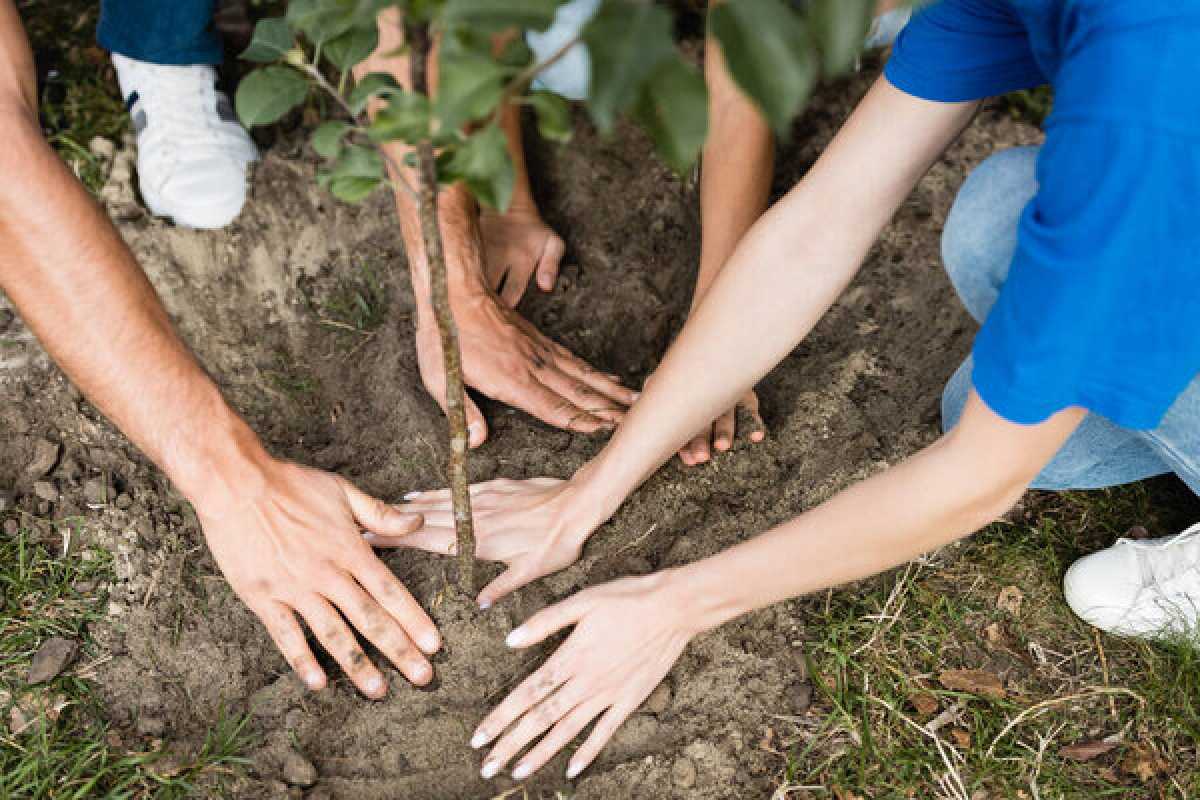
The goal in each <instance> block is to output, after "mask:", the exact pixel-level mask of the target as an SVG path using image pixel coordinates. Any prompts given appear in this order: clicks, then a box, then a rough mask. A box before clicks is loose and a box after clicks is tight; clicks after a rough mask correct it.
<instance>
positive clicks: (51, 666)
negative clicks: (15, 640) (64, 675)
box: [25, 636, 79, 686]
mask: <svg viewBox="0 0 1200 800" xmlns="http://www.w3.org/2000/svg"><path fill="white" fill-rule="evenodd" d="M78 652H79V644H78V643H77V642H75V641H73V640H71V639H64V638H62V637H61V636H52V637H50V638H49V639H47V640H46V641H44V642H42V646H41V647H39V648H38V651H37V653H35V654H34V656H33V663H32V664H31V665H30V667H29V676H28V677H27V678H26V679H25V680H26V682H27V683H29V684H30V685H31V686H32V685H34V684H38V683H45V682H46V681H49V680H53V679H54V678H57V677H58V675H59V673H61V672H62V671H63V670H64V669H66V668H67V665H68V664H70V663H71V662H72V661H73V660H75V655H76V653H78Z"/></svg>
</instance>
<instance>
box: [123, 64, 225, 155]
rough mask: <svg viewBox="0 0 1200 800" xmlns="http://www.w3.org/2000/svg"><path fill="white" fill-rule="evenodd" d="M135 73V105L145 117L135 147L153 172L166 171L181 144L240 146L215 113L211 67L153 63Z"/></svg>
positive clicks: (193, 149)
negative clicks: (138, 145) (137, 144)
mask: <svg viewBox="0 0 1200 800" xmlns="http://www.w3.org/2000/svg"><path fill="white" fill-rule="evenodd" d="M139 77H140V78H141V79H140V80H139V81H138V89H137V93H138V105H139V106H140V108H141V110H143V111H144V112H145V113H146V119H147V121H148V125H147V127H146V129H145V130H144V131H143V132H142V139H143V140H142V144H141V145H140V148H139V149H140V150H141V151H142V152H143V153H145V154H146V156H147V157H148V158H149V159H152V160H153V162H154V165H155V167H156V168H157V169H156V170H155V172H156V173H157V174H159V175H162V176H163V177H164V178H165V177H167V176H169V175H170V174H171V173H172V171H173V170H172V167H173V166H174V165H175V163H176V162H177V161H178V159H179V154H180V152H181V151H182V150H185V149H186V150H187V151H188V153H189V154H190V155H207V154H212V155H228V154H229V153H230V151H231V150H233V149H236V148H238V147H240V146H241V141H240V138H239V137H238V134H237V132H235V131H234V130H231V123H228V122H225V121H224V120H222V119H221V118H220V116H219V115H218V114H217V91H216V88H215V85H214V84H215V75H214V72H213V69H212V67H207V66H185V67H170V68H163V67H158V68H155V69H154V70H152V71H151V70H146V71H144V72H143V73H142V75H140V76H139ZM164 162H165V163H164Z"/></svg>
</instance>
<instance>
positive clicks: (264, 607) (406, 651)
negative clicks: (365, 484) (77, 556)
mask: <svg viewBox="0 0 1200 800" xmlns="http://www.w3.org/2000/svg"><path fill="white" fill-rule="evenodd" d="M263 475H264V482H263V485H262V486H261V488H260V489H259V490H257V491H255V493H254V496H252V497H250V498H249V499H247V500H246V501H245V502H242V503H240V504H237V505H234V506H232V507H222V508H219V509H211V508H203V507H201V506H200V505H197V507H196V512H197V516H198V517H199V519H200V524H201V526H202V527H203V529H204V534H205V537H206V538H207V540H208V544H209V547H210V549H211V550H212V554H213V557H214V558H215V559H216V561H217V564H218V566H220V568H221V571H222V572H223V573H224V574H225V578H226V579H227V580H228V581H229V585H230V586H231V587H232V588H233V591H234V592H235V593H236V594H237V596H238V597H239V598H241V600H242V601H243V602H244V603H245V604H246V605H247V606H248V607H249V608H250V610H251V611H253V612H254V613H255V614H256V615H257V616H258V618H259V619H260V620H262V623H263V624H264V625H265V626H266V628H267V632H268V633H269V634H270V635H271V638H272V639H273V640H274V642H275V645H276V646H277V647H278V648H279V650H280V652H281V653H283V656H284V658H286V659H287V661H288V663H289V664H290V665H291V667H292V669H294V670H295V671H296V674H297V676H299V678H300V679H301V680H302V681H303V682H304V683H305V685H307V686H308V687H309V688H310V689H321V688H323V687H324V686H325V685H326V676H325V673H324V671H323V670H322V669H321V667H320V666H319V665H318V664H317V660H316V659H315V658H314V657H313V653H312V650H311V649H310V648H309V646H308V642H307V641H306V640H305V637H304V631H303V630H302V629H301V627H300V623H299V621H298V620H297V619H296V615H297V614H299V615H300V617H301V618H302V619H303V620H304V622H305V623H306V624H307V625H308V628H309V630H311V631H312V632H313V635H314V636H316V638H317V640H318V641H319V642H320V643H321V645H322V646H323V647H324V648H325V649H326V650H327V651H329V653H330V655H332V656H333V657H334V659H336V660H337V662H338V664H339V665H340V666H341V668H342V669H343V670H345V672H346V674H347V675H349V677H350V679H351V680H352V681H353V682H354V685H355V686H357V687H358V688H359V690H360V691H361V692H362V693H363V694H365V695H367V696H369V697H372V698H380V697H383V696H384V695H385V694H386V693H387V682H386V680H385V679H384V676H383V674H382V673H381V672H380V671H379V670H378V669H377V668H376V667H375V665H374V664H372V663H371V660H370V659H368V658H367V656H366V654H365V653H363V650H362V648H361V647H360V646H359V644H358V641H357V639H356V637H355V634H354V630H352V629H351V627H350V626H351V625H353V626H354V628H356V629H357V630H358V632H359V633H360V634H362V635H363V636H364V637H365V638H366V639H367V640H369V641H370V642H371V643H372V644H374V645H375V646H376V647H377V648H379V651H380V652H381V653H383V654H384V656H386V657H387V659H388V660H389V661H391V662H392V664H394V665H395V666H396V669H398V670H400V671H401V672H402V673H404V675H405V676H406V677H407V678H408V679H409V680H410V681H412V682H413V683H415V684H418V685H422V684H426V683H429V681H430V680H431V679H432V678H433V669H432V667H431V666H430V664H429V660H428V659H427V658H426V656H427V655H430V654H432V653H435V652H437V650H438V648H439V647H441V638H440V637H439V636H438V631H437V628H436V627H435V626H434V624H433V621H432V620H431V619H430V618H429V616H428V615H427V614H426V613H425V611H424V610H422V608H421V607H420V606H419V605H418V604H417V602H416V600H414V599H413V597H412V595H411V594H409V593H408V590H407V589H405V588H404V585H403V584H402V583H400V581H399V579H397V578H396V576H395V575H394V574H393V573H392V571H391V570H389V569H388V568H387V567H386V566H385V565H384V564H383V562H382V561H380V560H379V558H378V557H377V556H376V555H375V553H374V552H373V551H372V550H371V547H370V546H369V545H368V544H367V543H366V542H365V541H363V537H362V531H363V530H364V529H365V530H368V531H372V532H374V533H377V534H382V535H387V536H392V537H402V536H404V535H405V534H407V533H409V532H411V531H414V530H416V529H417V528H419V527H420V525H421V518H420V516H419V515H413V514H407V513H403V512H401V511H398V510H397V509H396V508H394V507H393V506H389V505H387V504H386V503H383V502H382V501H380V500H377V499H375V498H373V497H370V496H369V495H366V494H364V493H363V492H361V491H359V490H358V489H356V488H355V487H354V486H352V485H351V484H350V483H349V482H348V481H346V480H345V479H343V478H340V477H338V476H336V475H331V474H329V473H326V472H321V471H319V470H315V469H309V468H307V467H302V466H300V465H298V464H291V463H286V462H281V461H274V460H272V461H270V462H269V463H268V464H267V465H266V467H265V468H264V471H263ZM347 621H349V624H347Z"/></svg>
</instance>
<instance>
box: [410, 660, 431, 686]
mask: <svg viewBox="0 0 1200 800" xmlns="http://www.w3.org/2000/svg"><path fill="white" fill-rule="evenodd" d="M408 671H409V672H410V673H411V674H412V679H413V681H414V682H416V683H424V682H425V681H428V680H429V679H430V678H432V677H433V668H432V667H430V666H429V665H428V664H426V663H424V662H421V663H419V664H413V665H412V667H410V668H409V670H408Z"/></svg>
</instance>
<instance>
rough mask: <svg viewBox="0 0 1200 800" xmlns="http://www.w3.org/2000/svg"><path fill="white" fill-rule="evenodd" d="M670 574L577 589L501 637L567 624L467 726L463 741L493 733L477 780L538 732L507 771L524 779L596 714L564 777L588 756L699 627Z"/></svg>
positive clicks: (481, 741) (513, 641) (522, 637)
mask: <svg viewBox="0 0 1200 800" xmlns="http://www.w3.org/2000/svg"><path fill="white" fill-rule="evenodd" d="M673 581H674V579H673V577H672V573H655V574H653V575H646V576H639V577H635V578H623V579H621V580H618V581H613V582H612V583H607V584H604V585H602V586H597V587H595V588H592V589H585V590H584V591H582V592H579V593H578V594H576V595H574V596H573V597H570V598H568V599H566V600H564V601H562V602H561V603H557V604H555V605H553V606H550V607H549V608H546V609H543V610H542V611H539V612H538V613H537V614H534V615H533V616H532V617H530V618H529V619H528V620H526V621H525V624H523V625H521V626H520V627H518V628H516V629H514V630H513V632H512V633H510V634H509V635H508V638H507V639H506V640H505V641H506V643H507V644H508V645H509V647H514V648H525V647H529V646H531V645H534V644H537V643H538V642H541V641H542V640H544V639H546V638H547V637H548V636H550V635H552V634H554V633H555V632H556V631H559V630H561V629H563V628H565V627H568V626H571V625H574V626H575V630H574V631H572V632H571V635H570V636H568V637H567V640H566V641H565V642H563V644H562V645H561V646H560V647H559V648H558V650H556V651H555V653H554V655H552V656H550V658H549V659H547V660H546V663H545V664H543V665H542V666H541V667H540V668H539V669H538V670H537V671H536V672H534V673H533V674H532V675H530V676H529V677H528V678H526V679H525V681H524V682H522V683H521V685H520V686H518V687H517V688H516V689H515V690H514V691H513V692H512V693H511V694H510V695H509V696H508V697H507V698H506V699H505V700H504V701H503V702H502V703H501V704H500V705H499V706H497V707H496V708H495V709H494V710H493V711H492V713H490V714H488V715H487V717H486V718H485V719H484V720H483V722H482V723H480V725H479V727H478V728H477V729H476V731H475V734H474V736H472V738H471V746H472V747H474V748H476V749H479V748H480V747H483V746H484V745H486V744H488V743H489V742H491V741H492V740H496V743H495V745H494V746H493V747H492V750H491V752H490V753H489V754H488V756H487V758H485V759H484V762H483V772H482V774H483V777H484V778H492V777H494V776H495V775H496V774H497V773H499V771H500V770H501V769H502V768H503V767H504V766H505V765H506V764H507V763H508V762H509V761H510V760H511V759H512V758H513V757H514V756H515V755H517V753H520V752H521V751H522V750H524V749H525V748H526V747H527V746H528V745H530V744H531V743H532V742H533V741H534V740H535V739H538V738H539V737H541V740H540V741H539V742H538V743H537V744H536V745H534V746H533V748H532V749H530V750H529V752H528V753H526V754H525V755H524V756H523V757H522V758H521V759H520V760H519V761H518V762H517V765H516V767H514V768H513V771H512V776H513V778H515V779H516V780H524V779H525V778H528V777H529V776H530V775H532V774H533V773H534V772H535V771H536V770H538V769H539V768H541V766H542V765H543V764H545V763H546V762H547V761H549V760H550V759H551V758H552V757H553V756H554V754H555V753H557V752H558V751H559V750H561V749H562V748H563V747H565V746H566V745H567V744H569V743H570V742H571V740H572V739H574V738H575V737H576V736H577V735H578V734H579V733H580V732H581V731H583V729H584V728H586V727H587V726H588V724H589V723H591V721H592V720H593V719H595V718H596V717H600V719H599V721H597V722H596V725H595V727H594V728H593V729H592V732H591V734H590V735H589V736H588V738H587V740H586V741H585V742H584V743H583V746H582V747H580V748H579V749H578V750H577V751H576V752H575V754H574V755H573V756H572V757H571V762H570V766H569V767H568V768H567V778H568V779H570V778H574V777H576V776H577V775H579V773H580V772H582V771H583V770H584V769H585V768H586V767H587V766H588V765H589V764H591V763H592V761H593V760H594V759H595V758H596V756H597V755H598V754H599V752H600V750H601V748H603V747H604V745H605V744H606V743H607V742H608V740H609V738H610V737H612V735H613V733H614V732H616V730H617V728H619V727H620V726H621V723H623V722H624V721H625V719H626V718H627V717H628V716H629V715H630V714H632V713H633V712H634V711H635V710H637V708H638V706H640V705H641V704H642V702H643V701H644V700H645V699H646V698H647V697H648V696H649V695H650V693H651V692H652V691H654V688H655V687H656V686H658V684H659V683H661V682H662V680H663V678H664V677H666V675H667V672H669V671H670V669H671V666H672V665H673V664H674V663H675V661H676V660H678V658H679V655H680V654H681V653H682V652H683V648H684V647H685V646H686V645H687V643H688V642H689V641H690V640H691V639H692V637H693V636H695V635H696V634H697V633H699V632H700V629H699V627H697V626H696V625H695V622H694V621H693V620H691V619H689V614H688V611H687V607H688V606H689V605H690V604H689V603H688V602H686V598H685V597H684V596H683V595H681V594H679V593H678V591H677V588H676V586H675V584H674V582H673ZM514 723H515V724H514ZM510 726H511V727H510ZM501 734H503V735H501ZM543 734H544V735H543ZM497 737H499V738H498V739H497Z"/></svg>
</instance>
